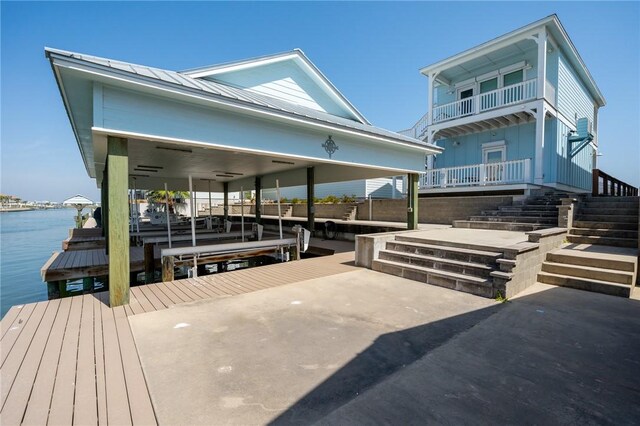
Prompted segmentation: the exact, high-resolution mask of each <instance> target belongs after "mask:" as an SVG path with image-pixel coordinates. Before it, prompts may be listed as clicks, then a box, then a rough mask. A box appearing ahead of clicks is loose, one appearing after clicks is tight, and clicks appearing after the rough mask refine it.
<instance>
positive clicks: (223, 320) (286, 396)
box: [129, 270, 640, 424]
mask: <svg viewBox="0 0 640 426" xmlns="http://www.w3.org/2000/svg"><path fill="white" fill-rule="evenodd" d="M639 313H640V304H638V301H637V300H633V299H631V300H630V299H622V298H616V297H611V296H605V295H600V294H594V293H588V292H583V291H577V290H572V289H567V288H558V287H553V286H547V285H543V284H536V285H535V286H533V287H531V288H530V289H529V290H527V291H526V292H524V293H522V294H521V295H520V296H519V297H517V298H514V299H513V300H511V301H509V302H508V303H504V304H500V303H497V302H494V301H493V300H490V299H484V298H480V297H476V296H472V295H468V294H463V293H460V292H456V291H452V290H448V289H444V288H440V287H435V286H430V285H424V284H421V283H418V282H414V281H409V280H405V279H402V278H398V277H393V276H389V275H385V274H380V273H377V272H373V271H370V270H354V271H351V272H345V273H342V274H337V275H332V276H331V277H328V278H319V279H313V280H308V281H302V282H297V283H293V284H289V285H284V286H279V287H276V288H271V289H266V290H261V291H257V292H252V293H248V294H243V295H238V296H234V297H228V298H224V299H216V300H203V301H199V302H193V303H189V304H181V305H176V306H174V307H172V308H170V309H166V310H163V311H157V312H150V313H146V314H141V315H135V316H132V317H130V318H129V321H130V324H131V328H132V330H133V334H134V337H135V341H136V345H137V348H138V352H139V355H140V358H141V362H142V365H143V369H144V372H145V376H146V379H147V384H148V387H149V391H150V394H151V398H152V401H153V405H154V409H155V413H156V416H157V419H158V422H159V423H160V424H178V423H179V424H211V423H220V424H264V423H274V424H290V423H297V424H308V423H312V422H320V423H326V424H354V423H357V424H383V423H384V424H389V423H394V424H417V423H420V424H424V423H436V424H471V423H473V424H478V423H491V424H506V423H519V424H523V423H524V424H534V423H536V424H549V423H554V424H557V423H580V424H593V423H599V424H600V423H615V424H630V423H634V422H635V421H637V419H638V418H640V407H639V406H638V404H637V403H636V402H637V400H638V398H639V397H640V362H639V361H638V356H637V355H638V353H639V352H640V316H639V315H638V314H639Z"/></svg>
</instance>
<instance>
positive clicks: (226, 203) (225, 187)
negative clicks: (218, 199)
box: [222, 182, 229, 224]
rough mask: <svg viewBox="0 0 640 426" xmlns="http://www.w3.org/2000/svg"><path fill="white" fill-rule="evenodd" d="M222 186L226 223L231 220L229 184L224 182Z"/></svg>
mask: <svg viewBox="0 0 640 426" xmlns="http://www.w3.org/2000/svg"><path fill="white" fill-rule="evenodd" d="M222 186H223V191H224V196H223V205H224V221H225V222H226V221H227V220H229V182H224V183H223V184H222ZM223 224H224V223H223Z"/></svg>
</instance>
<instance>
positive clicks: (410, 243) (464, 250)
mask: <svg viewBox="0 0 640 426" xmlns="http://www.w3.org/2000/svg"><path fill="white" fill-rule="evenodd" d="M391 242H392V243H394V244H404V245H408V246H413V247H418V248H427V249H436V250H445V251H453V252H457V253H465V254H473V255H478V256H490V257H502V253H500V252H493V251H485V250H474V249H467V248H462V247H449V246H439V245H435V244H424V243H416V242H413V241H399V240H394V241H391Z"/></svg>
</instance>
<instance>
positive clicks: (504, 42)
mask: <svg viewBox="0 0 640 426" xmlns="http://www.w3.org/2000/svg"><path fill="white" fill-rule="evenodd" d="M554 19H555V15H552V16H549V17H547V18H544V19H541V20H539V21H536V22H533V23H531V24H529V25H527V26H525V27H522V28H520V29H517V30H515V31H512V32H510V33H507V34H504V35H502V36H500V37H498V38H495V39H493V40H489V41H487V42H485V43H482V44H480V45H478V46H476V47H473V48H471V49H468V50H465V51H464V52H461V53H458V54H457V55H454V56H451V57H449V58H447V59H444V60H442V61H439V62H436V63H435V64H431V65H428V66H426V67H424V68H421V69H420V73H421V74H424V75H426V76H428V75H429V73H431V72H437V71H441V70H444V69H447V68H451V67H454V66H456V65H460V64H462V63H464V62H467V61H469V60H471V59H475V58H477V57H480V56H482V55H484V54H485V53H487V52H490V51H493V50H498V49H501V48H503V47H505V46H508V45H510V44H513V43H515V42H517V41H520V40H523V39H526V38H528V37H530V36H533V35H534V34H537V29H538V28H539V27H541V26H544V25H547V24H548V23H550V22H553V21H554Z"/></svg>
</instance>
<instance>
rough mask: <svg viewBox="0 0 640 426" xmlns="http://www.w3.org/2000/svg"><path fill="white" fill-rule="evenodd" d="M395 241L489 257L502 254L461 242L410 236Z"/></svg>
mask: <svg viewBox="0 0 640 426" xmlns="http://www.w3.org/2000/svg"><path fill="white" fill-rule="evenodd" d="M395 241H400V242H408V243H418V244H426V245H430V246H435V247H441V248H444V249H448V248H458V249H463V250H471V251H475V252H483V253H484V254H489V255H491V256H494V255H499V254H501V253H502V252H500V251H498V250H499V249H497V248H496V247H495V246H488V245H480V244H470V243H467V242H461V241H447V240H434V239H431V238H425V237H415V236H411V235H396V238H395Z"/></svg>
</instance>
